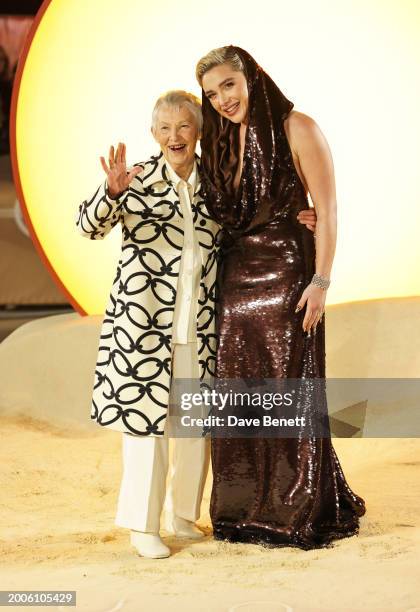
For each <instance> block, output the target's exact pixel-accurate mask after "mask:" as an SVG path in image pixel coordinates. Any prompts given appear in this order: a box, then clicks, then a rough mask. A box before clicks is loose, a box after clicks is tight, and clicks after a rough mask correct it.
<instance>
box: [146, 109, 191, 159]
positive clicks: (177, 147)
mask: <svg viewBox="0 0 420 612" xmlns="http://www.w3.org/2000/svg"><path fill="white" fill-rule="evenodd" d="M152 132H153V136H154V138H155V140H156V142H158V143H159V145H160V148H161V150H162V153H163V155H164V156H165V159H166V160H167V161H168V162H169V163H170V165H171V166H172V168H173V169H174V170H175V171H176V170H177V168H183V167H185V166H186V165H188V164H190V163H194V154H195V147H196V145H197V140H198V137H199V133H198V127H197V123H196V120H195V117H194V115H193V114H192V113H191V111H190V110H189V109H188V107H186V106H181V108H179V109H177V108H176V107H173V106H169V105H167V104H163V105H162V106H161V107H160V109H159V111H158V116H157V121H156V126H155V129H154V130H152Z"/></svg>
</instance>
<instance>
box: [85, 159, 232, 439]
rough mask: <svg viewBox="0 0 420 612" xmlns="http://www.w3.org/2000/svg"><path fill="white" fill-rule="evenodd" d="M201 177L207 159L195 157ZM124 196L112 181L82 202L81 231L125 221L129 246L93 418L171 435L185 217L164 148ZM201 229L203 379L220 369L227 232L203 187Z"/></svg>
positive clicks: (110, 310) (108, 323) (105, 337)
mask: <svg viewBox="0 0 420 612" xmlns="http://www.w3.org/2000/svg"><path fill="white" fill-rule="evenodd" d="M196 161H197V165H198V175H199V169H200V158H199V157H198V156H196ZM136 165H141V166H143V167H144V170H143V171H142V172H140V174H138V175H137V176H136V177H135V178H134V179H133V180H132V182H131V183H130V186H129V189H128V191H126V192H125V194H124V195H123V196H122V197H121V199H120V200H116V201H112V200H109V199H108V198H107V194H106V191H105V189H106V182H104V183H103V184H102V185H101V186H100V187H99V188H98V190H97V191H96V193H95V195H94V196H93V197H92V199H90V200H86V201H84V202H83V203H82V204H80V206H79V209H78V213H77V216H76V226H77V228H78V230H79V232H80V233H81V234H82V235H83V236H85V237H87V238H90V239H92V240H101V239H103V238H104V237H105V236H106V235H107V234H108V232H109V231H110V230H111V229H112V228H113V227H114V226H115V225H116V224H117V223H121V225H122V250H121V257H120V260H119V262H118V266H117V271H116V275H115V278H114V281H113V285H112V289H111V293H110V296H109V300H108V304H107V307H106V312H105V316H104V319H103V323H102V329H101V336H100V342H99V351H98V358H97V363H96V368H95V380H94V388H93V396H92V413H91V418H92V419H93V420H96V421H97V423H98V424H99V425H101V426H103V427H108V428H110V429H113V430H116V431H121V432H126V433H131V434H134V435H138V436H161V435H163V433H164V428H165V420H166V414H167V407H168V398H169V389H170V381H171V374H172V360H171V351H172V322H173V315H174V308H175V300H176V293H177V282H178V275H179V267H180V260H181V251H182V245H183V238H184V232H183V225H184V219H183V216H182V210H181V206H180V202H179V197H178V194H177V192H176V189H175V186H174V185H173V184H172V182H171V181H170V180H169V178H168V173H167V166H166V162H165V158H164V156H163V154H162V153H160V154H159V155H156V156H152V157H151V158H150V159H149V160H148V161H147V162H144V163H141V164H136ZM192 212H193V221H194V228H195V231H196V232H197V234H198V237H199V244H200V249H201V255H202V262H203V265H202V272H201V280H200V291H199V301H198V307H197V349H198V358H199V366H200V378H201V379H203V378H208V377H211V376H213V375H214V369H215V357H216V335H215V292H216V268H217V259H218V252H219V246H220V244H219V243H220V239H221V232H220V228H219V226H218V225H217V224H216V223H215V222H214V221H213V220H212V219H211V218H210V217H209V215H208V212H207V209H206V206H205V202H204V201H203V199H202V196H201V193H200V181H199V176H198V181H197V187H196V190H195V193H194V197H193V200H192Z"/></svg>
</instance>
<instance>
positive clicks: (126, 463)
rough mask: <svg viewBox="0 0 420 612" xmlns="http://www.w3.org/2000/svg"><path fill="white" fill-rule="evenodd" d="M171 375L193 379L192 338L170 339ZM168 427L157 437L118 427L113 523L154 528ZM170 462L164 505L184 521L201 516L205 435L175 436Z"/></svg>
mask: <svg viewBox="0 0 420 612" xmlns="http://www.w3.org/2000/svg"><path fill="white" fill-rule="evenodd" d="M173 347H174V348H173V366H172V368H173V370H172V372H173V377H174V378H189V379H198V378H199V370H198V361H197V343H196V342H194V343H189V344H174V345H173ZM168 429H169V428H168V427H165V434H164V435H163V436H162V437H157V436H154V437H152V436H149V437H146V438H142V437H140V436H132V435H130V434H125V433H123V434H122V436H123V439H122V451H123V477H122V481H121V488H120V494H119V498H118V506H117V514H116V518H115V524H116V525H117V526H119V527H127V528H128V529H134V530H136V531H143V532H149V533H158V532H159V528H160V515H161V513H162V508H163V503H164V501H165V494H166V477H167V472H168V454H169V453H168V445H169V436H168V435H167V432H168ZM173 441H174V450H173V463H172V469H171V478H170V484H169V490H168V495H167V499H166V506H167V508H168V510H170V511H171V512H173V513H174V514H175V515H177V516H179V517H181V518H184V519H186V520H188V521H196V520H197V519H198V517H199V516H200V505H201V499H202V496H203V489H204V485H205V481H206V476H207V471H208V467H209V457H210V453H209V448H210V447H209V440H208V439H207V438H174V440H173Z"/></svg>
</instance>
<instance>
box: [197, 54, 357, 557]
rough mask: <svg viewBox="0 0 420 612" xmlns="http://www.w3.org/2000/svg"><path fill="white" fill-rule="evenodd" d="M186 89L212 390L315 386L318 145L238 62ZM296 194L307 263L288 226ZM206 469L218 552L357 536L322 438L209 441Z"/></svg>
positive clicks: (209, 61) (326, 192) (322, 276)
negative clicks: (213, 335) (198, 152)
mask: <svg viewBox="0 0 420 612" xmlns="http://www.w3.org/2000/svg"><path fill="white" fill-rule="evenodd" d="M196 76H197V80H198V82H199V83H200V86H201V87H202V109H203V118H204V129H203V138H202V141H201V148H202V178H203V190H204V197H205V200H206V204H207V209H208V210H209V212H210V214H211V215H212V216H213V218H214V219H215V220H216V221H217V222H218V223H219V224H220V225H221V226H222V227H223V229H224V233H225V240H224V245H223V249H222V257H221V262H220V264H219V288H220V308H219V322H218V332H219V346H218V353H217V377H218V378H219V379H245V380H246V379H267V378H272V379H274V378H275V379H278V378H296V379H307V378H320V379H323V378H325V335H324V332H325V328H324V325H325V322H324V320H323V319H322V315H323V312H324V306H325V297H326V289H327V288H328V285H329V282H330V281H329V276H330V271H331V267H332V263H333V257H334V252H335V242H336V196H335V184H334V171H333V163H332V159H331V154H330V150H329V147H328V144H327V142H326V140H325V138H324V136H323V134H322V132H321V130H320V129H319V127H318V126H317V124H316V122H315V121H314V120H312V119H311V118H310V117H308V116H307V115H304V114H302V113H299V112H296V111H294V110H292V109H293V106H294V105H293V103H292V102H290V101H289V100H288V99H287V98H286V97H285V96H284V95H283V94H282V92H281V91H280V90H279V89H278V87H277V86H276V85H275V83H274V82H273V81H272V80H271V78H270V77H269V76H268V75H267V74H266V73H265V72H264V71H263V70H262V68H261V67H260V66H259V65H258V64H257V63H256V61H255V60H254V59H253V58H252V57H251V56H250V55H249V54H248V53H247V52H246V51H244V50H243V49H240V48H239V47H234V46H228V47H222V48H220V49H215V50H213V51H211V52H210V53H208V54H207V55H206V56H205V57H203V58H202V59H201V60H200V61H199V62H198V64H197V69H196ZM308 191H309V192H310V195H311V198H312V201H313V203H314V205H315V208H316V213H317V227H316V250H315V240H314V235H313V233H312V232H311V231H310V230H309V229H308V228H307V227H305V225H303V224H301V223H299V222H298V220H297V215H298V213H299V212H300V211H302V210H304V209H306V208H308V198H307V194H308ZM302 330H303V331H302ZM311 332H312V333H311ZM309 416H310V415H309ZM212 465H213V476H214V481H213V490H212V497H211V505H210V514H211V518H212V522H213V528H214V535H215V537H216V538H217V539H228V540H230V541H241V542H255V543H267V544H272V545H279V546H298V547H301V548H305V549H310V548H319V547H325V546H328V545H329V544H330V543H331V541H332V540H334V539H336V538H343V537H348V536H351V535H354V534H356V533H357V532H358V528H359V517H360V516H362V515H363V514H364V513H365V504H364V501H363V499H361V498H360V497H358V496H357V495H355V494H354V493H353V492H352V490H351V489H350V487H349V486H348V484H347V482H346V479H345V477H344V474H343V472H342V469H341V466H340V463H339V461H338V458H337V456H336V453H335V451H334V448H333V446H332V443H331V440H330V437H329V436H326V437H313V436H306V437H302V436H297V437H295V438H291V437H289V438H284V437H283V438H280V437H279V438H257V437H254V438H239V437H236V438H227V439H226V438H220V437H213V439H212Z"/></svg>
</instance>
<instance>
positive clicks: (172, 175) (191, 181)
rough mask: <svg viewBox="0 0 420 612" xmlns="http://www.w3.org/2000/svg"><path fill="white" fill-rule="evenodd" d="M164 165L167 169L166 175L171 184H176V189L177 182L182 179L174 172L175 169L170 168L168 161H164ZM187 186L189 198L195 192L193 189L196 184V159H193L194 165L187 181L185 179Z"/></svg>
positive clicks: (177, 186)
mask: <svg viewBox="0 0 420 612" xmlns="http://www.w3.org/2000/svg"><path fill="white" fill-rule="evenodd" d="M166 167H167V169H168V176H169V179H170V180H171V181H172V182H173V184H174V185H175V186H176V188H177V190H178V188H179V183H180V182H182V181H183V180H184V179H182V178H181V177H180V176H178V174H177V173H176V172H175V170H174V169H173V168H172V166H171V165H170V163H169V162H168V161H166ZM185 183H186V185H187V188H188V190H189V192H190V195H191V198H192V196H193V195H194V193H195V189H196V186H197V162H196V160H194V166H193V169H192V171H191V174H190V176H189V178H188V181H185Z"/></svg>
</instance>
